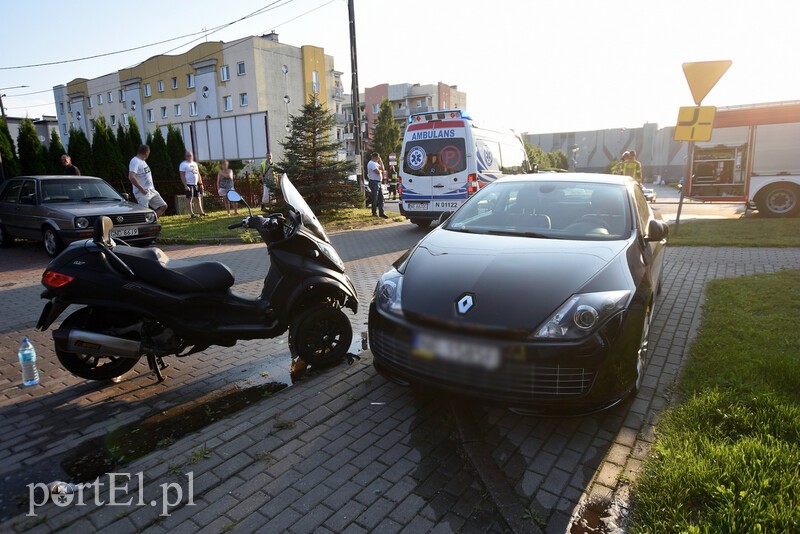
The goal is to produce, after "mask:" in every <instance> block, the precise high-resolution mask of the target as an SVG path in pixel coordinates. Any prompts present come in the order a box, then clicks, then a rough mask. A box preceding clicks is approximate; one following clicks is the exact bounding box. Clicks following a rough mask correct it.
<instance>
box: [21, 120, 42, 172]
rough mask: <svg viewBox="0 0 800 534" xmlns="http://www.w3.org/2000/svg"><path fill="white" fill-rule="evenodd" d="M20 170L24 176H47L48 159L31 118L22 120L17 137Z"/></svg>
mask: <svg viewBox="0 0 800 534" xmlns="http://www.w3.org/2000/svg"><path fill="white" fill-rule="evenodd" d="M17 150H18V151H19V162H20V170H21V171H22V174H33V175H36V174H47V159H46V157H45V156H44V151H43V150H42V142H41V141H39V136H38V135H37V134H36V128H34V127H33V121H32V120H31V119H29V118H27V117H26V118H24V119H22V124H21V126H20V129H19V135H18V136H17Z"/></svg>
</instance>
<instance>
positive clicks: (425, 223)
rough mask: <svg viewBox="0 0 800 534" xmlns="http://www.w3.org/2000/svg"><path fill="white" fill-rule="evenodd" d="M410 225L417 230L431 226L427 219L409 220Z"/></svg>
mask: <svg viewBox="0 0 800 534" xmlns="http://www.w3.org/2000/svg"><path fill="white" fill-rule="evenodd" d="M411 224H416V225H417V226H418V227H419V228H427V227H429V226H430V225H431V221H430V220H428V219H411Z"/></svg>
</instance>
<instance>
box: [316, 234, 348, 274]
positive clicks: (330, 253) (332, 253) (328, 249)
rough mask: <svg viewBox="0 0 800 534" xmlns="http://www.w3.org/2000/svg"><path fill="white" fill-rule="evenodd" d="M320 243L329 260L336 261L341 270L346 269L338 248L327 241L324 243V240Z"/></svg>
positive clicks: (320, 247)
mask: <svg viewBox="0 0 800 534" xmlns="http://www.w3.org/2000/svg"><path fill="white" fill-rule="evenodd" d="M318 244H319V249H320V250H321V251H322V253H323V254H325V256H327V257H328V259H329V260H331V261H332V262H333V263H335V264H336V266H337V267H338V268H339V269H340V270H342V271H344V262H343V261H342V258H340V257H339V254H337V253H336V249H335V248H333V247H332V246H330V245H329V244H327V243H323V242H322V241H319V242H318Z"/></svg>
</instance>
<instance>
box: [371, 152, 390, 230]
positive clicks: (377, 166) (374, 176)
mask: <svg viewBox="0 0 800 534" xmlns="http://www.w3.org/2000/svg"><path fill="white" fill-rule="evenodd" d="M367 176H368V177H369V190H370V200H371V204H372V216H373V217H378V213H375V210H376V209H377V210H378V212H379V213H380V217H383V218H384V219H388V218H389V217H388V216H387V215H386V213H384V212H383V188H382V187H381V184H382V183H383V162H382V161H381V156H380V154H378V153H377V152H373V153H372V158H370V161H369V163H367Z"/></svg>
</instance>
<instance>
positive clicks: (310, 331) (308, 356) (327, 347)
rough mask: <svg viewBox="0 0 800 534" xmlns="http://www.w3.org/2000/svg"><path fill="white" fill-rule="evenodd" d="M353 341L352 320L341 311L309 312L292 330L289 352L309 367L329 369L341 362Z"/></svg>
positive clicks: (318, 308) (315, 309)
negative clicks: (328, 367)
mask: <svg viewBox="0 0 800 534" xmlns="http://www.w3.org/2000/svg"><path fill="white" fill-rule="evenodd" d="M352 341H353V328H352V327H351V326H350V319H348V317H347V315H345V313H344V312H343V311H342V310H341V308H332V307H330V306H315V307H311V308H307V309H305V310H303V311H302V312H300V314H299V315H298V316H297V317H296V318H295V320H294V321H292V323H291V325H290V326H289V349H290V350H291V351H292V357H293V358H294V357H299V358H302V359H303V360H305V361H306V363H308V364H309V365H312V366H317V367H327V366H330V365H334V364H336V363H338V362H339V361H341V359H342V358H344V356H345V355H346V354H347V350H348V349H349V348H350V343H351V342H352Z"/></svg>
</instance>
